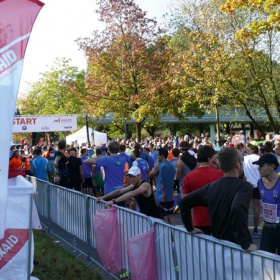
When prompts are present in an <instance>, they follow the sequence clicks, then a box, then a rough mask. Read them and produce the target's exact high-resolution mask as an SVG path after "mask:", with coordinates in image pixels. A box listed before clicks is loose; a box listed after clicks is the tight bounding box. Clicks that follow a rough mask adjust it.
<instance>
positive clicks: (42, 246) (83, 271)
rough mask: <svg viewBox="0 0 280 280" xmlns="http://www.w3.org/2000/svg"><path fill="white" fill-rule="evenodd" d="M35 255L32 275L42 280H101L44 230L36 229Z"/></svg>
mask: <svg viewBox="0 0 280 280" xmlns="http://www.w3.org/2000/svg"><path fill="white" fill-rule="evenodd" d="M33 233H34V242H35V256H34V263H35V264H34V270H33V273H32V276H35V277H37V278H39V279H40V280H61V279H63V280H76V279H83V280H87V279H89V280H101V279H103V278H102V277H101V276H100V275H99V274H98V273H96V272H95V273H94V272H91V271H90V270H88V269H87V267H86V266H85V265H84V264H83V263H82V262H81V261H80V260H79V259H76V258H75V257H74V256H73V255H71V254H70V253H69V252H68V251H67V250H66V249H64V248H62V247H60V246H58V245H57V244H55V243H54V241H53V239H51V238H50V237H48V236H47V234H46V233H45V232H44V231H43V230H34V231H33Z"/></svg>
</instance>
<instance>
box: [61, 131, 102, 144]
mask: <svg viewBox="0 0 280 280" xmlns="http://www.w3.org/2000/svg"><path fill="white" fill-rule="evenodd" d="M88 134H89V140H90V143H91V145H95V146H101V145H102V144H105V143H107V133H103V132H99V131H96V130H94V129H92V128H90V127H89V128H88ZM75 141H77V142H78V144H79V146H80V145H82V144H83V143H87V127H86V126H84V127H82V128H81V129H80V130H78V131H76V132H75V133H73V134H71V135H68V136H66V143H67V144H69V145H71V144H72V143H73V142H75Z"/></svg>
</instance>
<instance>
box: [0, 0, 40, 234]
mask: <svg viewBox="0 0 280 280" xmlns="http://www.w3.org/2000/svg"><path fill="white" fill-rule="evenodd" d="M43 5H44V4H43V3H41V2H40V1H36V0H32V1H30V0H2V1H0V95H1V110H0V120H1V137H0V147H1V149H2V151H4V152H3V153H1V160H0V213H1V218H0V239H2V238H3V237H4V233H5V221H6V211H7V186H8V166H9V152H8V151H9V149H10V145H11V140H12V128H13V117H14V112H15V108H16V99H17V95H18V88H19V82H20V77H21V72H22V66H23V59H24V55H25V51H26V47H27V43H28V40H29V37H30V32H31V30H32V27H33V24H34V22H35V20H36V17H37V15H38V13H39V11H40V9H41V8H42V7H43Z"/></svg>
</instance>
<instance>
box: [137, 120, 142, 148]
mask: <svg viewBox="0 0 280 280" xmlns="http://www.w3.org/2000/svg"><path fill="white" fill-rule="evenodd" d="M141 128H142V126H141V123H140V122H137V123H136V141H137V142H138V143H140V142H141Z"/></svg>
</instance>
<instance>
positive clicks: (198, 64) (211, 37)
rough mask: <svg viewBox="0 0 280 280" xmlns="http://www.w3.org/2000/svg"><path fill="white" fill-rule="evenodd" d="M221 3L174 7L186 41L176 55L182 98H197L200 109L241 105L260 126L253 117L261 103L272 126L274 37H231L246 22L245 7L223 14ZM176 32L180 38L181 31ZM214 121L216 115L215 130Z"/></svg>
mask: <svg viewBox="0 0 280 280" xmlns="http://www.w3.org/2000/svg"><path fill="white" fill-rule="evenodd" d="M220 5H221V3H220V2H219V1H216V0H213V1H210V2H201V3H199V4H196V2H195V1H184V3H183V4H182V6H181V7H180V8H179V11H180V12H179V13H180V14H181V17H178V18H179V19H183V20H184V18H185V22H186V23H187V25H186V26H184V25H183V23H182V24H181V26H183V30H184V34H185V38H184V41H186V42H188V44H187V45H186V46H184V47H183V49H181V51H180V52H179V59H178V61H181V63H180V64H178V65H179V67H180V68H181V72H179V71H178V72H179V73H180V76H179V77H178V81H180V80H181V84H182V86H183V87H184V89H185V92H186V96H185V100H187V101H188V100H189V99H190V98H192V99H197V101H198V102H199V106H200V108H202V109H204V110H209V109H210V110H215V108H216V109H218V108H220V107H221V106H223V105H225V106H226V108H240V107H241V108H243V110H244V112H245V113H246V114H247V115H248V116H249V118H251V120H252V122H253V123H254V124H255V126H256V127H257V128H258V129H259V130H260V131H262V130H261V126H260V125H259V124H258V123H257V122H256V121H255V117H256V116H258V114H256V111H258V110H259V109H260V108H263V112H264V114H265V115H266V116H267V118H268V120H269V123H270V125H271V127H272V128H273V129H274V130H275V131H277V130H278V129H279V126H278V124H279V123H278V122H277V120H276V119H277V117H275V108H279V105H278V104H279V94H277V92H279V83H278V82H277V81H278V80H279V79H277V77H278V75H279V72H278V70H277V68H278V67H277V63H275V61H274V60H273V59H274V58H275V54H276V53H277V52H276V51H275V49H274V48H275V47H276V46H275V45H276V44H275V43H273V42H277V40H275V36H274V37H273V36H271V35H272V34H266V36H263V37H262V38H261V39H262V40H260V39H257V38H247V40H245V41H244V40H241V39H239V38H236V37H235V36H234V34H235V33H236V31H237V30H239V29H240V28H242V26H246V25H247V24H248V22H249V21H250V20H251V18H250V17H249V16H248V14H246V13H245V12H240V13H236V14H234V15H227V14H223V13H222V12H221V11H220V10H219V6H220ZM179 34H180V38H181V37H182V32H180V33H179ZM181 40H182V39H181ZM274 44H275V45H274ZM178 45H180V44H177V46H178ZM182 73H184V74H182ZM180 78H181V79H180ZM182 80H183V81H182ZM278 111H279V110H278ZM216 112H217V113H218V112H219V111H218V110H216ZM279 116H280V115H279V112H278V118H279ZM218 127H219V125H218V115H217V132H218ZM218 135H219V133H218Z"/></svg>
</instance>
